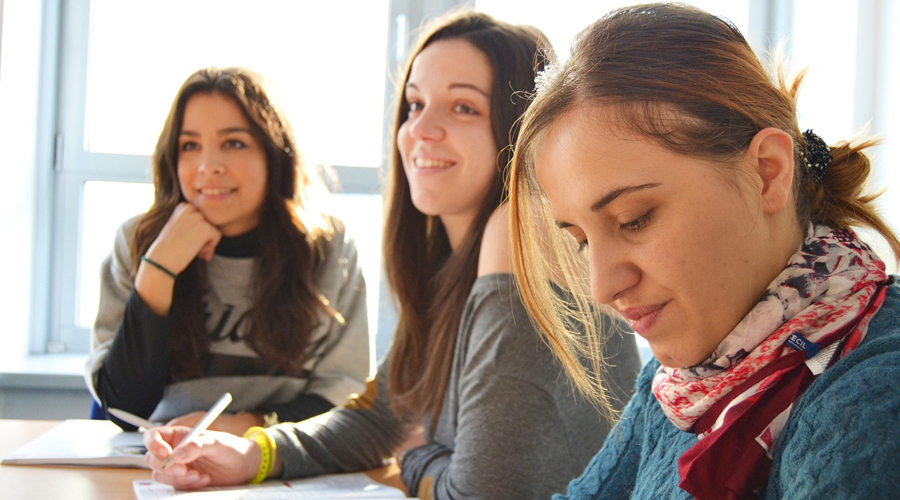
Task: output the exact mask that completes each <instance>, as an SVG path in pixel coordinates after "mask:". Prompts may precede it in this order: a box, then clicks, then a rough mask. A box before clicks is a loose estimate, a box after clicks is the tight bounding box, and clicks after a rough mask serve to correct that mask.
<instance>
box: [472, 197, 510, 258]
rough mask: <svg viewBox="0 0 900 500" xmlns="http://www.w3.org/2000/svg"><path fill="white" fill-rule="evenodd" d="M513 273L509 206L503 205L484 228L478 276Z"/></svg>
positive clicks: (495, 211) (479, 254)
mask: <svg viewBox="0 0 900 500" xmlns="http://www.w3.org/2000/svg"><path fill="white" fill-rule="evenodd" d="M511 272H512V261H511V260H510V242H509V205H508V204H507V203H503V204H502V205H500V206H499V207H497V209H496V210H494V213H492V214H491V217H490V218H489V219H488V222H487V225H485V227H484V234H482V236H481V249H480V251H479V253H478V276H485V275H488V274H495V273H511Z"/></svg>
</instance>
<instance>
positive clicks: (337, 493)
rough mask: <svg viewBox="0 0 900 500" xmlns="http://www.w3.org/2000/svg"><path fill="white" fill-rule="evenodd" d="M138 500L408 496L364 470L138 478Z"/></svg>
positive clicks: (296, 499)
mask: <svg viewBox="0 0 900 500" xmlns="http://www.w3.org/2000/svg"><path fill="white" fill-rule="evenodd" d="M134 493H135V496H136V497H137V500H164V499H168V498H176V499H178V500H239V499H240V500H314V499H315V500H331V499H352V498H357V499H385V498H406V496H404V495H403V492H402V491H400V490H398V489H397V488H392V487H390V486H385V485H383V484H380V483H377V482H375V481H373V480H372V479H370V478H369V477H368V476H366V475H365V474H363V473H354V474H331V475H327V476H318V477H311V478H307V479H295V480H292V481H276V480H272V481H266V482H264V483H262V484H257V485H246V486H235V487H220V488H206V489H203V490H198V491H177V490H175V489H174V488H172V487H171V486H167V485H163V484H160V483H157V482H155V481H135V482H134Z"/></svg>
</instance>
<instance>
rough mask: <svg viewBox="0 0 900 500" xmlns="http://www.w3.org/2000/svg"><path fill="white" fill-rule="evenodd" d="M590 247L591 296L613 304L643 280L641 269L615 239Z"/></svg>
mask: <svg viewBox="0 0 900 500" xmlns="http://www.w3.org/2000/svg"><path fill="white" fill-rule="evenodd" d="M588 248H590V249H591V250H590V257H589V264H590V274H591V297H593V299H594V300H595V301H597V302H598V303H600V304H611V303H613V302H615V301H616V300H617V299H619V298H621V296H622V295H623V293H624V292H626V291H627V290H629V289H630V288H632V287H634V286H635V285H637V284H638V283H639V282H640V280H641V272H640V269H639V268H638V267H637V265H636V264H635V263H634V262H631V260H630V259H629V258H628V253H627V252H626V251H625V249H623V248H621V246H619V245H617V244H616V242H615V241H609V242H605V243H602V244H592V245H591V246H589V247H588Z"/></svg>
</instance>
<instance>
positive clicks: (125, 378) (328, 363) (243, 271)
mask: <svg viewBox="0 0 900 500" xmlns="http://www.w3.org/2000/svg"><path fill="white" fill-rule="evenodd" d="M138 220H139V218H138V217H136V218H133V219H131V220H128V221H126V222H125V223H124V224H122V227H120V228H119V231H118V233H117V234H116V239H115V244H114V247H113V251H112V252H111V253H110V255H109V257H108V258H107V259H106V260H105V261H104V262H103V266H102V269H101V289H100V307H99V311H98V313H97V319H96V321H95V323H94V329H93V332H92V338H91V355H90V357H89V358H88V361H87V364H86V367H85V378H86V381H87V385H88V388H89V389H90V390H91V392H92V393H93V395H94V398H95V400H97V401H99V402H100V403H101V404H102V405H103V407H104V408H106V407H117V408H120V409H123V410H126V411H129V412H131V413H134V414H137V415H138V416H141V417H144V418H150V419H151V420H153V421H161V422H164V421H166V420H169V419H171V418H173V417H176V416H179V415H184V414H186V413H190V412H192V411H200V410H202V411H205V410H207V409H209V407H210V406H211V405H212V404H213V403H214V402H215V400H216V399H218V398H219V396H221V395H222V393H223V392H225V391H229V392H231V393H232V395H233V397H234V401H233V402H232V403H231V405H229V408H228V411H229V412H238V411H251V412H256V413H268V412H272V411H274V412H277V413H278V416H279V418H280V419H281V420H284V421H288V420H290V421H294V420H301V419H305V418H308V417H310V416H312V415H318V414H320V413H322V412H323V411H327V410H329V409H331V408H332V407H333V406H334V405H335V404H342V403H343V402H345V401H346V400H347V397H348V396H350V395H351V394H353V393H357V392H360V391H361V390H363V388H364V384H365V379H366V377H368V376H369V375H370V366H371V365H370V361H369V359H370V357H369V335H368V319H367V315H366V284H365V281H364V279H363V275H362V270H361V268H360V267H359V265H358V264H357V253H356V245H355V243H354V242H353V239H352V238H350V237H349V236H347V234H346V233H345V232H344V231H343V224H342V223H341V222H340V221H338V220H337V219H332V220H333V222H334V224H335V234H334V236H333V239H332V240H331V241H330V242H328V243H327V244H326V248H325V260H324V262H323V263H322V267H321V269H320V272H319V273H318V278H317V280H316V283H315V285H316V289H317V290H318V291H319V293H321V294H322V296H323V297H325V298H326V299H327V300H328V301H329V303H330V304H331V305H332V307H334V308H335V309H336V310H337V311H338V312H340V313H341V315H342V316H343V317H344V319H345V321H344V323H343V324H341V323H340V322H339V321H336V320H335V319H334V318H330V317H326V315H325V314H324V313H322V323H321V324H320V325H319V326H318V327H317V328H316V329H315V330H314V331H313V332H312V334H311V336H310V342H309V345H308V346H307V351H306V358H305V361H304V364H303V370H304V371H303V373H301V374H300V375H299V376H295V375H291V374H286V373H281V372H280V371H279V370H277V369H275V368H274V367H272V366H271V365H270V364H268V363H266V362H264V361H263V360H261V359H260V358H259V356H258V355H257V354H256V352H255V351H253V349H251V348H250V347H249V346H248V345H247V343H246V342H245V341H244V337H245V335H246V330H247V322H246V321H244V319H245V318H246V313H247V310H248V309H249V308H250V306H251V305H252V300H253V297H252V285H253V280H254V279H255V266H256V265H257V260H258V259H257V258H256V256H255V254H256V250H255V248H256V244H255V243H254V242H255V236H254V235H251V234H248V235H245V236H237V237H234V238H223V239H222V241H221V242H220V243H219V245H218V246H217V247H216V254H215V256H213V258H212V260H210V261H209V262H208V263H205V264H204V265H205V266H206V271H207V278H208V283H207V287H206V292H205V294H204V296H203V305H204V307H205V309H206V311H205V312H206V314H207V325H206V326H207V331H208V333H209V335H210V337H211V340H210V359H209V363H208V365H207V366H206V367H205V369H204V372H205V376H204V377H201V378H195V379H190V380H183V381H178V382H173V381H172V379H171V374H170V369H169V347H168V338H169V335H177V334H178V332H177V331H173V324H172V323H173V322H172V319H171V316H159V315H157V314H155V313H154V312H152V311H151V310H150V309H149V308H148V307H147V306H146V304H144V302H143V300H141V298H140V296H139V295H138V294H137V293H136V292H135V291H134V282H133V280H132V277H131V269H132V261H131V244H132V241H133V239H134V232H135V230H136V228H137V222H138ZM173 307H178V304H174V305H173ZM116 422H117V423H119V424H120V425H122V426H123V427H127V425H126V424H124V423H120V422H118V421H116Z"/></svg>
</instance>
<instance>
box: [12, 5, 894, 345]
mask: <svg viewBox="0 0 900 500" xmlns="http://www.w3.org/2000/svg"><path fill="white" fill-rule="evenodd" d="M459 3H463V2H462V0H425V1H421V0H380V1H375V0H348V2H312V1H308V2H288V1H283V0H261V1H259V2H254V3H253V4H252V7H251V6H250V4H248V3H247V2H241V1H239V0H218V1H217V0H205V1H201V0H195V1H191V2H178V1H176V0H160V1H157V2H121V1H116V0H91V1H83V2H67V1H64V0H46V1H44V2H10V1H6V2H3V1H2V0H0V22H2V31H0V35H2V38H0V40H2V43H0V49H2V59H0V63H2V66H0V68H2V70H0V129H2V130H3V131H4V134H3V137H0V140H2V141H3V142H2V144H3V148H0V151H2V152H0V158H2V160H0V164H2V165H3V166H4V167H5V168H4V171H5V174H4V175H5V178H4V179H5V187H7V192H8V193H11V194H13V195H14V196H6V197H4V200H3V204H2V205H0V206H2V207H3V208H4V210H0V217H5V219H4V221H5V222H6V224H5V227H7V228H11V229H12V231H13V233H12V234H13V236H14V237H15V238H18V239H21V240H22V244H21V245H14V246H10V245H6V246H7V247H15V248H6V249H4V252H5V253H4V254H3V256H4V258H3V259H2V261H3V262H0V264H2V265H3V266H4V267H2V268H0V270H3V271H4V272H3V276H4V279H3V280H0V290H2V292H3V297H4V300H3V301H2V302H3V303H4V304H6V306H7V307H9V308H10V309H7V311H9V312H10V313H11V314H9V315H8V317H9V318H10V319H9V321H10V322H11V323H10V324H11V325H12V329H11V330H10V333H9V334H8V335H9V336H13V335H15V336H17V337H21V336H22V335H23V332H22V330H29V331H30V340H29V342H28V345H29V347H27V348H26V349H27V350H30V351H32V352H45V351H48V350H49V351H61V350H65V351H71V352H83V351H86V350H87V349H88V339H89V334H88V331H89V326H90V323H91V322H92V318H93V314H94V311H95V309H96V293H97V292H96V287H97V281H96V280H97V274H98V268H99V263H100V260H102V259H103V258H104V257H105V255H106V254H107V253H108V251H109V250H110V247H111V244H112V234H113V231H114V230H115V228H116V227H118V225H119V223H121V221H123V220H124V219H126V218H128V217H130V216H131V215H134V214H136V213H140V212H141V211H143V210H145V209H146V207H147V205H148V204H149V202H150V201H149V200H150V196H151V194H150V193H151V188H150V187H149V185H148V184H147V182H148V181H149V179H150V173H149V165H150V163H149V157H148V156H147V155H148V153H149V152H150V150H151V149H152V147H153V145H154V143H155V141H156V137H157V135H158V133H159V128H160V127H161V124H162V121H163V118H164V115H165V113H166V111H167V110H168V106H169V105H170V102H171V99H172V97H173V95H174V93H175V91H176V89H177V87H178V85H179V84H180V83H181V81H182V80H183V79H184V78H185V77H186V76H187V75H188V74H189V73H191V72H192V71H194V70H196V69H198V68H200V67H202V66H207V65H211V64H215V65H246V66H249V67H252V68H253V69H256V70H257V71H259V72H260V73H262V74H264V75H266V76H268V77H269V78H270V79H271V80H273V82H274V84H275V86H276V90H277V91H278V94H279V97H280V100H281V101H282V102H283V104H284V106H285V108H286V111H287V114H288V116H289V117H290V119H291V123H292V125H293V127H294V129H295V131H296V133H297V136H298V139H299V140H300V141H301V144H302V147H303V148H304V149H305V150H306V151H307V152H308V153H309V154H310V156H311V159H312V160H314V161H317V162H321V163H325V164H330V165H333V166H335V170H336V171H337V173H338V176H339V178H340V184H341V186H342V190H341V192H340V193H339V194H338V195H336V196H335V197H333V198H332V199H331V200H330V203H331V205H330V206H332V207H333V211H334V212H335V213H336V214H337V215H338V216H339V217H341V218H343V219H344V220H345V221H346V222H347V224H348V226H350V228H351V230H353V231H354V233H355V234H356V235H357V236H358V239H359V245H360V249H361V252H362V253H363V255H362V259H363V261H364V265H365V267H366V274H367V281H368V283H369V290H370V293H371V297H370V308H369V309H370V311H371V314H372V315H373V316H372V317H371V318H370V321H371V322H372V323H371V324H372V325H373V326H374V324H375V322H376V321H377V323H378V324H379V327H378V332H379V336H382V340H380V341H379V346H378V350H379V351H380V353H383V352H384V349H385V348H386V346H387V344H388V342H389V339H390V335H391V334H392V329H393V322H392V318H390V317H389V315H386V314H385V313H386V312H390V311H391V307H389V306H387V305H386V304H387V300H386V298H385V297H384V293H383V292H384V285H383V283H380V280H379V274H380V273H379V263H380V256H379V255H378V252H379V250H380V242H379V241H378V238H380V219H381V198H380V196H379V193H380V189H381V185H380V175H381V172H380V167H382V166H383V164H384V158H385V152H384V151H385V149H384V143H385V142H386V140H387V139H388V135H387V134H385V131H386V130H388V128H389V127H390V124H389V123H387V122H388V121H389V120H390V118H391V117H390V114H389V113H386V112H385V110H386V109H388V107H389V106H390V104H391V97H392V93H393V89H392V88H391V85H392V80H391V77H390V75H391V74H395V73H396V72H395V70H396V68H397V67H398V65H399V64H400V62H402V60H403V59H404V58H405V56H406V48H407V46H408V44H409V43H410V42H411V40H412V39H414V38H415V35H414V34H412V33H414V31H415V29H416V28H417V27H418V26H420V25H421V23H422V22H423V20H425V19H428V18H430V17H431V16H433V15H436V14H439V13H441V12H444V11H446V10H447V9H449V8H451V7H453V6H454V5H455V4H459ZM625 3H631V2H623V1H619V0H604V1H598V2H583V1H577V0H557V1H555V2H548V1H547V0H517V1H515V2H513V1H511V0H475V2H474V5H475V7H476V8H478V9H480V10H483V11H486V12H488V13H490V14H493V15H495V16H497V17H499V18H501V19H505V20H509V21H512V22H524V23H529V24H534V25H536V26H538V27H540V28H541V29H543V30H544V31H545V32H546V33H547V34H548V36H549V37H550V38H551V40H552V41H553V43H554V44H555V46H556V49H557V52H558V53H559V54H560V55H562V56H565V55H566V54H567V53H568V41H569V40H570V38H571V37H572V36H573V35H574V34H575V33H577V32H578V31H580V30H581V29H583V28H584V27H585V26H587V24H588V23H589V22H590V21H592V20H594V19H596V18H597V17H599V16H600V15H602V14H603V13H604V12H605V11H607V10H609V9H612V8H614V7H616V6H618V5H622V4H625ZM691 3H694V4H696V5H697V6H699V7H701V8H705V9H709V10H712V11H713V12H715V13H717V14H721V15H724V16H725V17H727V18H729V19H731V20H732V21H733V22H734V23H735V24H736V25H737V26H738V27H739V28H740V29H741V30H742V31H744V33H745V34H746V35H747V36H748V39H749V40H750V41H751V44H752V45H753V46H754V47H755V48H756V50H757V51H758V52H759V53H764V52H766V51H768V50H769V49H771V48H772V47H773V46H774V45H776V44H777V43H778V42H779V41H781V40H786V49H787V52H788V55H789V57H790V60H791V62H792V63H795V64H807V65H811V72H810V75H809V77H808V78H807V80H806V84H805V86H804V90H803V92H802V94H801V95H802V98H801V102H800V124H801V126H802V127H805V128H814V129H815V130H816V131H817V132H819V133H820V135H822V136H823V137H825V139H826V140H828V141H835V140H838V139H844V138H846V137H848V135H849V134H852V133H854V132H856V131H858V130H860V129H861V128H862V127H864V126H866V125H867V124H868V126H869V131H870V132H872V133H875V134H880V135H882V136H883V137H885V141H884V142H883V145H882V146H879V147H878V148H876V149H875V181H876V183H877V184H878V185H883V186H884V185H894V188H893V189H896V186H897V185H900V179H896V178H895V177H896V176H898V175H900V174H895V173H893V172H892V170H891V169H888V165H894V164H896V163H898V162H900V146H898V144H900V142H898V141H900V97H898V96H897V94H896V92H893V89H896V88H898V86H900V68H898V67H897V65H896V64H894V62H895V61H896V60H897V58H898V56H900V35H898V34H897V30H895V29H894V27H893V24H895V23H894V21H896V20H897V19H900V4H898V3H896V2H875V1H871V0H852V1H849V2H848V1H838V0H826V1H821V2H820V1H814V0H791V1H788V0H770V1H762V0H759V1H757V0H752V1H751V0H736V1H730V2H716V1H714V0H703V1H700V0H695V1H693V2H691ZM468 4H469V5H472V2H471V1H470V2H468ZM273 13H274V14H273ZM41 17H43V19H41ZM163 26H164V27H165V28H164V29H163V28H161V27H163ZM28 30H32V31H33V32H34V33H28V32H27V31H28ZM42 30H43V31H42ZM11 75H15V76H14V77H13V76H11ZM332 91H333V93H332ZM22 116H24V117H26V118H25V119H23V118H21V117H22ZM54 146H55V147H54ZM54 150H55V151H54ZM15 165H21V166H22V167H21V168H12V167H13V166H15ZM35 186H37V187H36V188H35ZM881 206H882V208H883V211H884V213H886V214H887V215H888V219H889V221H893V222H894V227H895V228H900V226H898V225H897V224H896V222H900V197H897V196H891V197H890V198H887V197H886V198H884V199H882V201H881ZM23 225H24V226H29V227H23ZM20 229H21V231H20ZM888 265H889V269H891V270H895V269H896V267H895V266H894V263H893V262H888ZM22 283H26V284H25V285H23V284H22ZM379 285H380V286H379ZM379 292H381V293H380V294H379ZM24 295H27V296H28V297H29V298H28V299H22V298H21V297H22V296H24ZM379 313H381V314H379ZM376 316H377V317H376ZM374 330H375V328H373V332H374ZM12 345H14V346H15V350H18V346H19V345H20V343H18V340H17V341H16V342H14V343H13V344H12Z"/></svg>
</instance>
